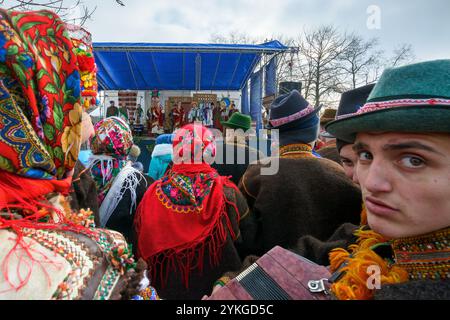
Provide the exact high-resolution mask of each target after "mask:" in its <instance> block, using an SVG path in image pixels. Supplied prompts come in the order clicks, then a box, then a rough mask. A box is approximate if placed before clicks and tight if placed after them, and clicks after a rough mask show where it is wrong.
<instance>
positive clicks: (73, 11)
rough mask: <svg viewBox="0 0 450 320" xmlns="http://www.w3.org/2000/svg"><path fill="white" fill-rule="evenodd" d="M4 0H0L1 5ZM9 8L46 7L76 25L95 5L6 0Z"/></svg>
mask: <svg viewBox="0 0 450 320" xmlns="http://www.w3.org/2000/svg"><path fill="white" fill-rule="evenodd" d="M116 2H117V4H119V5H121V6H124V4H123V2H122V1H120V0H116ZM4 3H5V0H0V5H3V4H4ZM6 4H7V5H8V7H7V8H6V9H10V10H20V11H30V10H41V9H47V10H51V11H53V12H55V13H56V14H57V15H58V16H59V17H60V18H61V19H62V20H63V21H65V22H70V23H73V24H77V25H80V26H82V25H84V23H85V22H86V20H88V19H91V18H92V16H93V14H94V12H95V10H96V9H97V6H94V7H92V6H90V5H86V4H85V1H83V0H13V1H11V0H6Z"/></svg>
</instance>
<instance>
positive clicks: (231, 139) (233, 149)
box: [212, 112, 264, 185]
mask: <svg viewBox="0 0 450 320" xmlns="http://www.w3.org/2000/svg"><path fill="white" fill-rule="evenodd" d="M251 124H252V119H251V117H250V116H249V115H246V114H242V113H240V112H234V113H233V114H232V115H231V117H230V119H228V121H222V126H223V128H224V140H223V141H222V142H220V141H217V147H216V149H217V153H216V157H215V161H214V163H213V164H212V167H213V168H215V169H216V170H217V172H219V174H220V175H222V176H231V181H233V182H234V183H235V184H236V185H237V184H238V183H239V180H240V179H241V177H242V175H243V174H244V172H245V170H247V167H248V165H249V164H250V163H251V162H253V161H257V160H259V159H262V158H263V157H264V155H263V154H262V153H261V152H259V151H258V150H256V149H254V148H252V147H250V146H249V145H248V137H249V134H250V132H249V130H250V129H251Z"/></svg>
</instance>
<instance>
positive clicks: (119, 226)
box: [89, 117, 150, 241]
mask: <svg viewBox="0 0 450 320" xmlns="http://www.w3.org/2000/svg"><path fill="white" fill-rule="evenodd" d="M94 129H95V134H94V136H93V137H92V138H91V149H92V152H93V156H91V162H90V165H89V168H90V173H91V175H92V177H93V179H94V181H95V183H96V185H97V190H98V203H99V207H100V208H99V216H100V225H99V226H100V227H102V228H103V227H106V228H109V229H113V230H117V231H120V232H121V233H122V234H124V236H125V237H126V238H127V239H129V240H130V241H131V236H132V225H133V219H134V212H135V210H136V208H137V206H138V204H139V201H140V200H141V199H142V197H143V195H144V193H145V191H146V189H147V187H148V186H149V185H150V184H149V182H150V181H147V179H146V178H145V176H144V175H143V174H142V173H141V172H140V171H139V170H137V169H135V168H133V167H132V165H131V163H130V162H129V161H128V159H127V157H128V154H129V152H130V149H131V147H132V145H133V136H132V134H131V130H130V128H129V126H128V125H127V124H126V123H125V122H124V121H123V120H122V119H120V118H117V117H111V118H106V119H103V120H101V121H99V122H98V123H97V124H96V125H95V126H94Z"/></svg>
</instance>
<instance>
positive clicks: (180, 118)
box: [172, 103, 184, 131]
mask: <svg viewBox="0 0 450 320" xmlns="http://www.w3.org/2000/svg"><path fill="white" fill-rule="evenodd" d="M172 123H173V131H175V130H176V129H179V128H181V127H182V126H183V124H184V109H183V107H182V106H181V103H178V105H177V106H176V107H175V108H173V109H172Z"/></svg>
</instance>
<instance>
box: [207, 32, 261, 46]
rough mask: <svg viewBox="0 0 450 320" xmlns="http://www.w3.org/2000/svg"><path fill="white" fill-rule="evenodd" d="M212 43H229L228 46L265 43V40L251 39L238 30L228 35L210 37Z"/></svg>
mask: <svg viewBox="0 0 450 320" xmlns="http://www.w3.org/2000/svg"><path fill="white" fill-rule="evenodd" d="M209 42H210V43H228V44H257V43H262V42H264V40H263V39H260V38H256V37H251V36H249V35H248V34H246V33H245V32H240V31H237V30H234V31H230V32H229V33H228V34H226V35H225V34H222V33H213V34H211V35H210V37H209Z"/></svg>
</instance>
